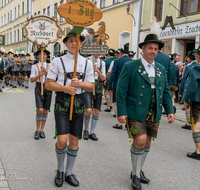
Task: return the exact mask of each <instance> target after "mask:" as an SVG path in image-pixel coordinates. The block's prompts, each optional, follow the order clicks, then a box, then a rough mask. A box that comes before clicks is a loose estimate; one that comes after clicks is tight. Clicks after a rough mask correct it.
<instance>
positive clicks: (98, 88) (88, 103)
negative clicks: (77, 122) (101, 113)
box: [85, 61, 103, 110]
mask: <svg viewBox="0 0 200 190" xmlns="http://www.w3.org/2000/svg"><path fill="white" fill-rule="evenodd" d="M99 69H100V72H102V61H100V68H99ZM102 90H103V84H102V81H101V79H100V78H99V77H98V79H97V80H95V97H94V98H93V95H92V94H93V92H88V91H86V92H85V107H86V108H92V101H93V108H95V109H98V110H100V109H101V102H102Z"/></svg>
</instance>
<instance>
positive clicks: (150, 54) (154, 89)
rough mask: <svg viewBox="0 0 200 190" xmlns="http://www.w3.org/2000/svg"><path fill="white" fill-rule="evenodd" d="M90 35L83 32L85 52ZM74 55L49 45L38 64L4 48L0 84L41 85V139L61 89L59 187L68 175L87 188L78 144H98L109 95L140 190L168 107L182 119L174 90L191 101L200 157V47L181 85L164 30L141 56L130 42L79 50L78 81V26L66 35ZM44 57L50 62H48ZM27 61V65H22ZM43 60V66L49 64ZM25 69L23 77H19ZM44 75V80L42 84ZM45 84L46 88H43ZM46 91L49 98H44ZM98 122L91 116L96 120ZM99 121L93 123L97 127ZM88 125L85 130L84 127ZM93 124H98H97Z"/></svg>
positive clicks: (148, 40) (57, 131)
mask: <svg viewBox="0 0 200 190" xmlns="http://www.w3.org/2000/svg"><path fill="white" fill-rule="evenodd" d="M83 41H84V37H83V36H80V40H79V49H80V47H81V46H82V42H83ZM63 43H64V44H65V45H66V47H67V48H68V52H65V53H64V54H62V55H60V56H59V57H56V58H54V59H53V60H52V61H51V63H50V61H49V60H48V57H49V56H50V52H49V51H48V50H47V49H43V56H42V55H41V49H38V50H37V52H35V56H36V57H37V59H38V60H37V62H35V63H34V62H33V61H32V60H31V59H30V55H29V54H27V55H26V58H25V56H24V54H22V55H20V58H21V59H18V60H16V58H18V55H16V54H15V55H14V56H13V58H14V59H13V58H12V56H11V55H12V54H13V53H12V52H11V51H10V52H8V56H7V58H6V57H3V58H2V55H3V52H0V85H2V81H3V80H4V73H5V81H6V85H8V83H9V82H10V85H12V86H13V88H15V87H16V85H17V81H19V83H20V84H22V85H24V83H23V80H26V84H25V86H26V87H27V86H28V82H27V81H28V80H29V78H30V81H31V82H32V83H33V82H35V83H36V86H35V91H34V93H35V100H36V108H37V113H36V132H35V134H34V138H35V139H37V140H38V139H39V138H45V134H44V127H45V123H46V121H47V117H48V110H49V109H50V105H51V97H52V91H55V93H56V98H55V105H54V115H55V138H57V142H56V144H55V152H56V157H57V172H56V176H55V179H54V182H55V185H56V186H57V187H60V186H62V185H63V181H64V179H65V181H66V182H68V183H69V184H70V185H72V186H79V181H78V180H77V178H76V176H75V175H74V174H72V169H73V166H74V163H75V159H76V157H77V155H78V150H79V146H78V141H79V139H80V138H82V134H83V138H84V139H85V140H88V139H89V138H90V139H92V140H94V141H97V140H98V138H97V136H96V134H95V128H96V126H97V122H98V119H99V112H100V109H101V104H102V96H103V92H105V93H104V95H105V99H106V105H107V108H106V109H105V110H104V111H105V112H110V111H111V109H112V103H114V110H115V114H114V117H116V118H117V124H115V125H113V128H115V129H122V128H123V126H122V124H123V123H125V124H126V125H125V127H126V129H127V132H128V136H129V140H130V141H132V140H133V142H132V145H131V149H130V151H131V162H132V170H131V178H132V188H133V189H134V190H140V189H142V186H141V183H145V184H148V183H149V181H150V180H149V179H148V178H147V177H145V175H144V172H143V170H142V166H143V164H144V162H145V159H146V157H147V154H148V152H149V151H150V146H151V140H152V138H156V137H157V131H158V127H159V121H160V119H161V115H162V113H163V112H162V107H164V109H165V113H163V114H167V117H168V122H169V124H171V123H173V121H174V119H175V112H176V108H175V104H174V98H173V97H174V94H175V91H177V90H178V89H179V91H178V94H179V97H181V96H182V101H184V102H185V109H186V119H187V121H188V125H189V118H190V121H191V123H192V126H191V128H192V130H193V138H194V141H195V144H196V151H195V152H194V153H188V154H187V156H188V157H190V158H194V159H198V160H200V125H199V123H200V117H199V116H200V95H199V94H198V93H197V92H198V91H199V90H200V82H199V77H200V66H199V65H198V63H200V48H199V49H195V50H194V51H192V52H189V54H188V56H187V57H188V59H187V61H188V62H189V63H188V64H187V66H186V67H185V71H184V75H183V77H182V80H181V84H179V83H180V82H179V81H180V70H179V68H180V67H178V65H179V61H177V63H176V64H175V63H174V55H171V54H170V55H166V54H164V53H162V52H161V51H160V50H161V49H162V48H163V46H164V43H163V42H162V41H160V40H158V37H157V35H155V34H149V35H147V36H146V37H145V39H144V42H142V43H140V44H139V48H141V49H142V56H141V58H140V59H135V60H134V59H133V56H134V53H133V52H130V51H129V44H128V43H127V44H125V45H124V46H123V47H122V48H120V49H118V50H117V51H116V50H114V49H109V52H108V55H106V57H104V56H99V55H93V56H90V55H87V56H86V57H84V56H82V55H80V54H78V58H77V70H76V78H73V71H74V57H75V51H76V32H75V31H74V30H73V29H72V30H71V31H69V32H68V33H67V35H66V37H65V38H64V39H63ZM42 57H43V60H41V59H42ZM18 62H20V64H18ZM41 62H43V66H42V65H41ZM19 73H21V75H19ZM42 78H43V81H41V80H42ZM41 83H43V85H44V88H43V93H41ZM0 88H1V86H0ZM41 94H42V95H41ZM72 95H73V96H74V104H73V116H72V120H70V119H69V115H70V104H71V96H72ZM90 120H91V121H90ZM90 122H91V124H90ZM83 123H84V127H83ZM89 125H90V127H89ZM66 154H67V163H66V169H64V165H65V164H64V160H65V155H66Z"/></svg>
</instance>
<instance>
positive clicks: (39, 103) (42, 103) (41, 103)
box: [35, 64, 52, 110]
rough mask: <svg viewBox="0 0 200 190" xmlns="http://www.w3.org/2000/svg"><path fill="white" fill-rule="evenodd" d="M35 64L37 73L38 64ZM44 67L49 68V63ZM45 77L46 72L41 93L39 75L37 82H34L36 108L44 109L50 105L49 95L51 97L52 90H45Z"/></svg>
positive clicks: (47, 108)
mask: <svg viewBox="0 0 200 190" xmlns="http://www.w3.org/2000/svg"><path fill="white" fill-rule="evenodd" d="M36 66H37V69H38V73H39V71H40V70H39V66H38V65H36ZM46 69H47V70H49V65H48V64H47V66H46ZM46 77H47V74H46V75H45V82H44V84H43V95H41V81H40V77H39V82H36V84H35V103H36V108H44V109H45V110H49V109H50V106H51V97H52V91H51V90H47V89H46V88H45V83H46Z"/></svg>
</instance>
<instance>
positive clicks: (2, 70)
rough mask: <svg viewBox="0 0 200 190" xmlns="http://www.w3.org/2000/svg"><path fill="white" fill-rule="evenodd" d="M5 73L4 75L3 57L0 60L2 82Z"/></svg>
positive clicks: (0, 78)
mask: <svg viewBox="0 0 200 190" xmlns="http://www.w3.org/2000/svg"><path fill="white" fill-rule="evenodd" d="M4 75H5V73H4V61H3V57H2V58H1V63H0V80H3V77H4Z"/></svg>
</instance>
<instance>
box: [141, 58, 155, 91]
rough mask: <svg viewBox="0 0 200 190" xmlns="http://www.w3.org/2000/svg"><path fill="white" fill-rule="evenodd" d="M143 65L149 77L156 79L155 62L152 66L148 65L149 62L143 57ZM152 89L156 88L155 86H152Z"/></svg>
mask: <svg viewBox="0 0 200 190" xmlns="http://www.w3.org/2000/svg"><path fill="white" fill-rule="evenodd" d="M141 61H142V64H143V65H144V68H145V70H146V72H147V73H148V77H155V67H154V66H155V62H154V61H153V63H152V64H149V63H147V61H146V60H145V59H144V58H143V57H141ZM151 88H152V89H154V88H156V87H155V85H151Z"/></svg>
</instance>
